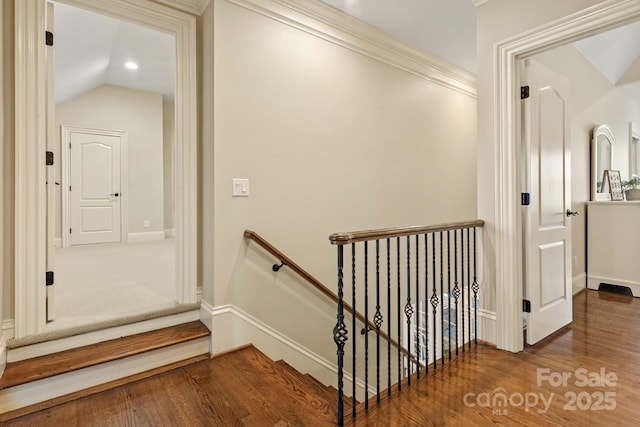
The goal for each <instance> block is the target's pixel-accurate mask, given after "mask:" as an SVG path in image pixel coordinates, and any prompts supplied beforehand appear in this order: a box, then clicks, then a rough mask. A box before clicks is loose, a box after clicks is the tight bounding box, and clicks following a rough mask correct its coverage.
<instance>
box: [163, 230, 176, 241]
mask: <svg viewBox="0 0 640 427" xmlns="http://www.w3.org/2000/svg"><path fill="white" fill-rule="evenodd" d="M170 237H176V229H175V228H167V229H165V230H164V238H165V239H168V238H170Z"/></svg>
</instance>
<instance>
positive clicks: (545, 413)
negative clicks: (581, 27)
mask: <svg viewBox="0 0 640 427" xmlns="http://www.w3.org/2000/svg"><path fill="white" fill-rule="evenodd" d="M563 375H564V377H565V378H566V384H564V383H562V381H560V379H561V378H562V376H563ZM303 377H305V376H304V375H302V374H299V373H296V372H295V370H292V368H291V367H288V366H286V364H284V363H283V362H272V361H270V360H269V359H267V358H266V357H265V356H264V355H262V354H261V353H260V352H258V351H257V350H255V349H253V348H251V347H250V348H248V349H245V350H242V351H239V352H234V353H230V354H226V355H223V356H220V357H217V358H215V359H212V360H207V361H204V362H199V363H196V364H192V365H189V366H186V367H182V368H179V369H175V370H173V371H171V372H167V373H164V374H162V375H158V376H155V377H153V378H148V379H145V380H141V381H138V382H136V383H133V384H129V385H126V386H123V387H119V388H116V389H113V390H109V391H105V392H102V393H100V394H97V395H93V396H89V397H86V398H83V399H79V400H76V401H73V402H69V403H66V404H63V405H60V406H57V407H54V408H50V409H48V410H45V411H41V412H37V413H34V414H31V415H27V416H24V417H21V418H18V419H15V420H12V421H9V422H7V423H5V424H4V425H8V426H9V425H10V426H33V425H48V426H65V427H67V426H69V427H70V426H97V425H110V426H147V425H149V426H151V425H153V426H241V425H247V426H276V425H277V426H286V425H298V426H301V425H304V426H317V425H332V424H334V423H335V421H334V420H335V409H334V407H335V392H331V391H330V390H329V389H327V388H326V387H323V386H321V385H319V384H317V383H315V385H313V386H309V385H308V383H307V382H306V381H305V380H304V379H303ZM585 378H586V381H584V379H585ZM554 381H558V383H554ZM584 382H588V383H589V384H588V385H587V384H583V383H584ZM501 394H502V395H504V396H506V402H501V401H500V399H496V398H495V396H496V395H501ZM574 397H575V398H574ZM526 402H529V407H527V406H526ZM499 403H502V406H499ZM639 406H640V299H638V298H633V297H628V296H621V295H615V294H608V293H603V292H600V293H599V292H596V291H586V292H583V293H581V294H579V295H578V296H576V297H575V298H574V322H573V323H572V324H571V325H570V326H568V327H567V328H565V329H563V330H562V331H559V332H558V333H556V334H555V335H553V336H552V337H550V338H548V339H546V340H545V341H544V342H542V343H540V344H538V345H536V346H529V347H527V348H526V349H525V351H523V352H521V353H518V354H512V353H508V352H504V351H498V350H496V349H495V348H492V347H491V346H487V345H481V346H478V347H476V348H475V349H474V350H472V351H470V352H467V353H465V354H464V355H462V356H460V357H459V358H458V360H456V361H454V362H452V363H451V364H450V365H448V366H446V367H445V368H443V369H438V371H437V372H436V373H435V374H433V373H430V375H429V378H428V380H427V381H420V382H419V383H417V384H415V383H414V384H413V385H412V386H411V387H409V388H403V391H402V392H401V393H400V394H396V395H394V396H393V397H392V398H391V399H389V400H388V401H386V402H384V403H383V405H381V406H380V407H376V405H375V404H372V405H370V411H369V413H368V414H361V413H360V412H359V413H358V417H357V419H356V421H355V423H354V424H355V425H358V426H368V425H371V426H396V425H397V426H429V425H438V426H442V425H452V426H455V425H461V426H485V425H492V426H496V425H505V426H512V425H532V426H541V425H542V426H546V425H549V426H614V425H615V426H619V427H624V426H632V425H637V419H638V415H637V414H638V407H639ZM371 408H373V409H371ZM346 412H347V413H348V414H349V413H350V410H348V408H347V410H346ZM347 421H348V422H349V423H350V420H349V419H347Z"/></svg>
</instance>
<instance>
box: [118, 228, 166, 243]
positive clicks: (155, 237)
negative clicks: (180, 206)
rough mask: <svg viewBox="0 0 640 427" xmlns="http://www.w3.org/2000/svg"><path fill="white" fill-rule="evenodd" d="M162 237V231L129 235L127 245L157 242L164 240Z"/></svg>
mask: <svg viewBox="0 0 640 427" xmlns="http://www.w3.org/2000/svg"><path fill="white" fill-rule="evenodd" d="M164 236H165V234H164V230H163V231H147V232H142V233H129V234H128V236H127V243H140V242H157V241H159V240H164Z"/></svg>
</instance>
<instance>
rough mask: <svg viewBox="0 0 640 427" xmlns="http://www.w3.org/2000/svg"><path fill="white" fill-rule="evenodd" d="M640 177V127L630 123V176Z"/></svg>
mask: <svg viewBox="0 0 640 427" xmlns="http://www.w3.org/2000/svg"><path fill="white" fill-rule="evenodd" d="M633 177H640V127H638V126H637V125H636V124H635V123H629V178H633Z"/></svg>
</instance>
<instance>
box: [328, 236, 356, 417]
mask: <svg viewBox="0 0 640 427" xmlns="http://www.w3.org/2000/svg"><path fill="white" fill-rule="evenodd" d="M342 264H343V247H342V246H338V314H337V316H336V317H337V322H336V326H335V327H334V328H333V341H334V342H335V343H336V346H337V347H338V349H337V352H336V354H337V355H338V425H340V426H342V425H344V402H343V397H344V390H343V386H344V385H343V376H344V373H343V368H344V344H345V342H346V341H347V326H346V325H345V324H344V301H343V290H342V288H343V283H342ZM354 341H355V340H354ZM354 373H355V371H354ZM354 383H355V380H354Z"/></svg>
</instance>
